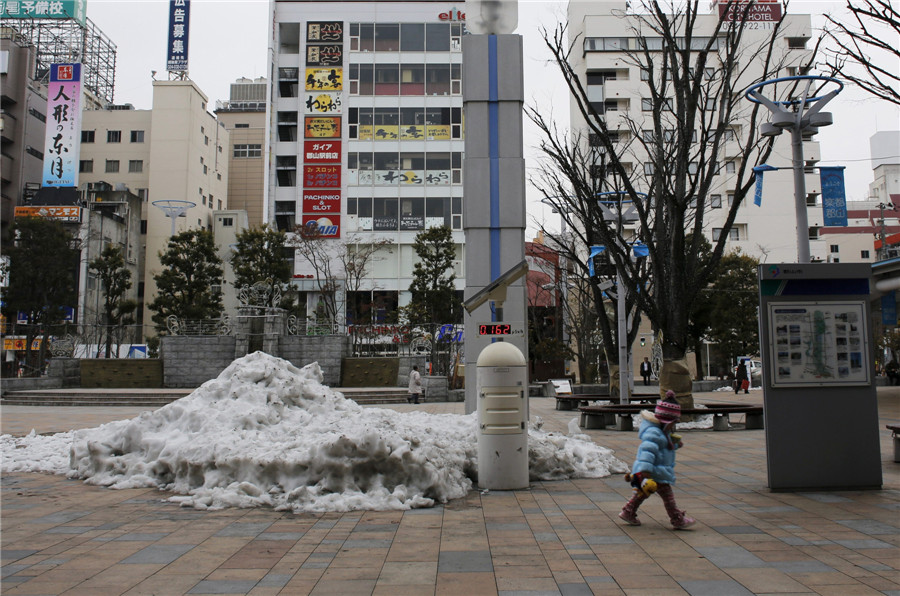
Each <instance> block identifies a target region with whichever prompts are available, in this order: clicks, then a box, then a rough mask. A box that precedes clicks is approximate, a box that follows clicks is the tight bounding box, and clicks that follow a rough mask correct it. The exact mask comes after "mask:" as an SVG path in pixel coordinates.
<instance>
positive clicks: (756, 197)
mask: <svg viewBox="0 0 900 596" xmlns="http://www.w3.org/2000/svg"><path fill="white" fill-rule="evenodd" d="M777 169H778V168H776V167H773V166H770V165H768V164H760V165H758V166H756V167H754V168H753V173H754V174H756V191H755V192H754V193H753V204H754V205H756V206H757V207H761V206H762V188H763V174H764V173H766V172H771V171H772V170H777Z"/></svg>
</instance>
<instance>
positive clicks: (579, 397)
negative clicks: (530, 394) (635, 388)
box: [555, 393, 659, 410]
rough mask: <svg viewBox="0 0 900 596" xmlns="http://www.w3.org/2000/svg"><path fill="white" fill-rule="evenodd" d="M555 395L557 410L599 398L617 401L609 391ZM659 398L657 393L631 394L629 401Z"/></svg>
mask: <svg viewBox="0 0 900 596" xmlns="http://www.w3.org/2000/svg"><path fill="white" fill-rule="evenodd" d="M555 397H556V409H557V410H574V409H575V408H578V407H580V406H587V405H588V402H592V401H599V400H601V399H604V400H606V399H608V400H610V401H612V402H614V403H619V398H618V397H616V398H611V397H610V396H609V393H576V394H571V395H557V396H555ZM657 400H659V396H658V395H632V396H631V401H632V403H634V402H640V403H644V404H646V403H651V402H656V401H657Z"/></svg>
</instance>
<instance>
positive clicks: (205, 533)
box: [0, 387, 900, 596]
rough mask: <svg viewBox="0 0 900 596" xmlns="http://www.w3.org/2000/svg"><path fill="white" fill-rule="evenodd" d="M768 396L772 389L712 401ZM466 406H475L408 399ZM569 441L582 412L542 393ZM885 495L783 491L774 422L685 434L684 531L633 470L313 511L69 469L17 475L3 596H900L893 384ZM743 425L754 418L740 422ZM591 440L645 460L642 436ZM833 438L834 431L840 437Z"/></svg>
mask: <svg viewBox="0 0 900 596" xmlns="http://www.w3.org/2000/svg"><path fill="white" fill-rule="evenodd" d="M731 397H734V398H735V399H737V400H741V401H748V402H751V403H752V402H754V401H756V403H759V401H760V399H761V395H760V394H759V393H751V394H750V395H749V396H743V395H741V396H733V395H732V394H729V393H724V394H723V393H714V394H700V395H698V396H697V399H698V401H700V402H701V403H702V402H703V401H704V400H706V399H708V400H710V401H711V400H718V401H735V400H732V399H729V398H731ZM391 407H394V408H396V409H399V410H406V409H412V408H418V409H423V410H426V411H431V412H436V413H437V412H462V404H458V403H456V404H453V403H427V404H423V405H419V406H413V405H409V406H408V405H405V404H404V405H401V406H391ZM140 411H141V410H140V409H136V408H111V407H107V408H103V407H91V408H54V407H46V408H36V407H13V406H11V407H4V408H3V409H2V432H4V433H12V434H24V433H27V432H28V431H29V430H31V428H35V429H36V430H37V431H38V432H55V431H62V430H68V429H70V428H84V427H91V426H96V425H99V424H101V423H103V422H107V421H110V420H117V419H122V418H126V417H133V416H135V415H137V414H138V413H139V412H140ZM531 413H532V416H535V415H537V416H541V417H543V419H544V421H545V428H547V429H549V430H559V431H564V430H565V429H566V427H567V425H568V423H569V421H570V420H572V418H573V417H574V416H575V413H573V412H565V411H562V412H561V411H556V410H555V409H554V408H553V403H552V400H550V399H547V398H532V400H531ZM879 415H880V421H879V432H880V437H881V448H882V462H883V471H884V487H883V489H882V490H873V491H843V492H815V493H773V492H770V491H769V490H768V489H767V488H766V463H765V461H766V458H765V435H764V431H759V430H750V431H747V430H731V431H727V432H713V431H685V432H684V433H683V434H684V435H685V448H684V449H683V450H682V451H679V461H678V468H677V471H678V473H679V475H678V484H677V486H676V489H675V490H676V496H677V497H678V503H679V506H680V507H681V508H683V509H686V510H687V512H688V514H689V515H691V516H693V517H695V518H696V519H697V520H698V521H697V525H696V526H695V527H694V528H692V529H691V530H688V531H679V532H675V531H672V530H670V529H669V526H668V524H667V519H666V516H665V512H664V510H663V507H662V502H661V500H660V499H657V498H656V497H654V498H652V499H651V500H650V501H648V502H647V503H646V504H645V505H644V507H643V508H642V509H641V511H640V517H641V519H642V520H643V526H641V527H630V526H625V525H623V524H622V523H621V522H620V521H619V520H618V519H617V517H616V516H617V514H618V512H619V510H620V509H621V507H622V505H623V503H624V501H625V499H626V496H627V495H629V493H630V488H629V486H628V485H627V484H626V483H625V482H624V480H623V478H622V477H621V475H616V476H612V477H608V478H603V479H589V480H571V481H562V482H534V483H532V485H531V486H530V487H529V489H527V490H517V491H502V492H493V491H492V492H487V493H481V492H479V491H477V490H473V491H471V492H470V493H469V494H468V495H467V496H466V497H465V498H464V499H459V500H455V501H451V502H449V503H446V504H444V505H440V506H437V507H434V508H432V509H418V510H412V511H356V512H351V513H324V514H317V515H313V514H300V515H295V514H291V513H284V512H276V511H272V510H267V509H228V510H223V511H213V512H202V511H195V510H193V509H186V508H181V507H179V506H178V505H175V504H172V503H167V502H164V501H163V500H162V499H163V497H164V495H163V494H161V493H160V492H159V491H157V490H150V489H131V490H110V489H105V488H98V487H94V486H88V485H85V484H83V483H81V482H79V481H75V480H68V479H66V478H64V477H61V476H51V475H43V474H7V475H4V476H3V478H2V500H0V507H2V509H0V514H2V519H0V530H2V534H0V540H2V593H3V594H4V595H7V594H8V595H10V596H11V595H13V594H67V595H76V594H78V595H91V596H93V595H98V594H101V595H105V594H135V595H137V594H159V595H168V594H260V595H263V594H340V595H345V594H346V595H353V594H385V595H390V596H402V595H407V594H409V595H419V594H454V595H456V594H459V595H465V596H469V595H476V594H503V595H518V594H522V595H532V596H536V595H542V594H562V595H567V596H568V595H582V594H597V595H613V594H628V595H647V596H665V595H670V594H671V595H675V594H690V595H694V596H732V595H746V594H780V595H784V594H790V595H799V594H821V595H828V596H831V595H833V596H851V595H863V594H888V595H892V596H900V531H898V529H900V464H897V463H894V462H893V461H892V460H893V448H892V443H891V436H890V432H889V431H887V430H885V429H884V425H885V424H889V423H890V424H897V423H900V387H882V388H879ZM734 420H735V421H737V420H738V419H737V418H734ZM587 433H588V434H589V435H590V436H591V437H592V438H593V439H594V441H596V442H597V443H599V444H601V445H604V446H607V447H610V448H612V449H614V450H615V451H616V455H617V456H618V457H619V458H620V459H622V460H624V461H626V462H628V463H629V464H630V462H631V460H632V458H633V457H634V454H635V450H636V447H637V436H636V433H634V432H618V431H615V430H596V431H587ZM823 440H827V437H823Z"/></svg>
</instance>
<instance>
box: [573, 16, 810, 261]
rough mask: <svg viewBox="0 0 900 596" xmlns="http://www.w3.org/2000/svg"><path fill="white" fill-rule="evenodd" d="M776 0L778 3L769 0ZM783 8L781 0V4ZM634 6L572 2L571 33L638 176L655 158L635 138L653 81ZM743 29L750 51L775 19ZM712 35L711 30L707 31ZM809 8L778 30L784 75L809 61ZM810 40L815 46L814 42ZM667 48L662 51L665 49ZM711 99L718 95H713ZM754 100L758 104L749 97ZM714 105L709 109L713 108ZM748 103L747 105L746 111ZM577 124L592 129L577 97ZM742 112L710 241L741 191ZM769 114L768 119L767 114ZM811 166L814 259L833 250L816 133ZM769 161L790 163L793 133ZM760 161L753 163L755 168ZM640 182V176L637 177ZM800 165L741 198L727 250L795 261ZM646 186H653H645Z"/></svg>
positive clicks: (591, 89) (777, 55) (580, 69)
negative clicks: (826, 230) (642, 61)
mask: <svg viewBox="0 0 900 596" xmlns="http://www.w3.org/2000/svg"><path fill="white" fill-rule="evenodd" d="M770 6H772V5H771V4H770ZM778 9H779V10H780V5H778ZM629 10H630V7H629V5H628V3H626V2H602V3H591V2H570V3H569V9H568V17H569V35H570V38H572V39H575V36H576V35H578V36H580V37H579V38H578V39H579V42H578V44H579V45H578V49H576V50H575V51H574V52H573V53H572V61H573V67H574V68H575V70H576V72H577V73H578V74H579V76H580V77H581V80H582V81H585V82H586V85H587V87H586V88H587V93H588V96H589V98H590V101H591V102H592V103H593V104H595V105H596V106H598V107H599V112H600V113H601V114H603V117H604V118H605V119H606V123H607V127H608V129H609V130H611V131H617V134H618V137H617V138H618V143H623V144H626V143H630V146H631V148H632V149H631V153H630V155H631V159H632V160H633V161H632V162H631V163H630V164H629V165H630V168H631V171H632V172H634V173H636V174H638V176H635V177H634V178H633V179H635V180H639V176H640V174H641V173H647V174H649V173H651V172H650V171H649V170H648V168H651V167H652V163H651V160H650V159H649V158H648V156H647V154H646V151H642V149H643V148H642V147H641V144H640V143H636V142H633V141H634V139H633V136H632V135H634V134H642V135H645V134H650V133H652V128H653V127H652V121H651V115H652V112H651V111H648V109H649V108H648V107H647V106H648V105H650V103H649V102H651V100H650V99H649V93H648V86H647V84H646V83H645V82H644V80H645V79H644V78H643V77H645V76H647V73H646V71H644V70H643V69H642V68H641V67H640V65H638V64H636V63H635V60H634V58H633V56H634V55H635V54H636V53H637V54H640V53H641V50H640V49H639V48H640V46H639V45H638V37H637V34H636V33H635V30H634V28H635V27H636V26H638V21H637V19H636V18H633V17H630V16H629ZM713 11H714V12H711V13H710V14H703V15H699V16H698V17H697V22H696V23H695V25H694V28H693V35H694V37H695V40H694V42H693V43H700V44H702V43H704V42H705V40H706V39H708V37H709V36H710V35H711V34H712V32H713V31H714V30H715V26H716V23H717V22H718V21H719V13H718V10H717V8H716V6H715V3H713ZM751 25H752V26H749V27H748V28H747V30H746V31H744V33H743V35H744V38H743V40H744V47H746V48H747V52H748V53H749V52H751V51H753V48H756V47H758V46H759V45H760V44H762V43H764V42H765V41H766V39H767V38H768V37H769V36H770V35H771V30H772V27H773V26H774V22H767V21H765V20H761V21H757V22H753V23H751ZM704 35H706V36H707V37H703V36H704ZM643 36H644V37H645V38H646V39H647V47H648V51H649V52H651V53H652V52H653V51H654V50H659V49H662V45H661V44H662V38H660V37H659V36H656V37H654V34H653V33H652V32H648V33H645V34H643ZM811 36H812V29H811V21H810V16H809V15H802V14H787V15H785V17H784V21H783V23H782V25H781V29H780V31H779V35H778V39H777V41H776V44H775V47H774V52H773V57H772V63H775V64H780V65H781V67H780V70H779V72H778V73H777V76H779V77H786V76H795V75H798V74H805V71H804V70H803V68H804V65H806V64H808V62H809V59H810V56H811V51H812V50H811V49H810V47H811V46H812V45H813V42H811V41H810V39H811ZM807 46H810V47H807ZM660 56H661V54H660ZM744 59H746V60H747V63H746V66H745V65H744V63H743V62H741V75H740V77H741V78H740V80H741V81H746V83H747V84H750V83H751V82H754V81H756V80H759V77H760V76H761V74H762V72H763V70H762V64H761V62H760V60H759V59H758V58H753V59H751V58H750V57H749V56H748V57H747V58H743V57H742V60H744ZM719 66H720V65H718V64H709V65H708V67H709V68H708V70H709V71H710V73H711V74H710V76H715V74H714V73H715V70H716V69H717V68H719ZM711 101H713V102H714V101H715V100H714V99H712V98H711ZM747 106H748V108H749V107H751V106H752V104H751V103H750V101H749V100H747ZM712 108H713V106H712V105H710V106H709V108H708V109H712ZM748 111H749V109H748V110H743V113H744V114H745V113H746V112H748ZM571 114H572V116H571V118H572V128H573V129H574V130H585V129H586V124H585V123H584V120H583V119H582V116H581V112H580V111H579V110H578V107H577V105H576V104H575V103H574V100H573V103H572V108H571ZM736 114H737V118H736V119H735V120H734V121H733V122H731V123H729V125H730V128H731V131H732V132H731V134H730V137H728V138H729V139H730V140H727V141H726V142H725V143H724V145H723V147H722V152H721V154H720V155H717V156H715V159H716V160H717V161H718V162H719V165H720V169H719V171H718V174H717V175H716V176H715V178H716V180H715V182H714V185H713V189H712V190H711V193H710V195H709V199H708V202H707V204H708V210H707V211H706V213H705V215H704V218H705V227H704V231H705V233H706V234H707V237H708V239H709V240H710V241H711V242H713V243H714V242H715V241H717V240H718V239H719V236H720V235H721V234H722V231H723V228H724V223H725V220H726V218H727V216H728V211H729V207H730V206H731V204H732V201H733V197H734V187H735V183H736V178H737V177H736V174H735V173H736V171H737V170H738V169H739V165H740V164H739V163H738V161H737V160H739V159H740V150H741V143H740V142H739V141H740V140H741V139H743V138H745V137H746V136H747V135H748V134H749V131H748V126H749V123H748V121H747V120H746V118H745V117H742V111H740V110H739V111H737V112H736ZM763 121H764V120H763ZM803 151H804V159H805V167H806V174H805V177H806V192H807V197H806V204H807V213H808V220H809V222H808V223H809V237H810V253H811V255H812V259H813V260H824V259H825V258H826V252H825V250H826V246H825V243H824V242H823V241H821V240H820V239H819V237H818V235H819V230H820V229H821V227H822V225H823V219H824V218H823V213H822V203H821V200H820V199H819V195H820V194H821V185H820V182H819V176H818V173H817V172H816V171H815V170H814V166H815V164H816V163H817V162H818V161H819V159H820V150H819V144H818V143H817V142H815V141H813V140H811V139H804V143H803ZM768 164H769V165H771V166H774V167H777V168H784V167H789V166H790V165H791V145H790V135H781V136H780V137H778V138H777V139H776V142H775V148H774V151H773V152H772V156H771V157H770V159H769V161H768ZM755 165H758V164H755V163H754V164H747V167H748V168H752V167H753V166H755ZM638 186H640V183H638ZM793 188H794V187H793V172H792V171H791V170H790V169H783V170H778V171H772V172H767V173H766V174H765V186H764V193H763V198H762V204H761V205H760V206H756V205H755V204H754V202H753V196H752V193H751V194H749V195H748V196H747V197H746V198H745V199H744V201H743V202H742V204H741V206H740V208H739V210H738V214H737V217H736V219H735V221H734V224H733V226H732V228H731V230H730V232H729V234H728V241H727V246H726V251H728V250H732V249H740V250H741V251H742V252H743V253H744V254H747V255H751V256H754V257H757V258H759V259H760V260H761V261H768V262H796V259H797V237H798V232H797V230H796V214H795V207H794V197H793ZM645 190H646V189H645Z"/></svg>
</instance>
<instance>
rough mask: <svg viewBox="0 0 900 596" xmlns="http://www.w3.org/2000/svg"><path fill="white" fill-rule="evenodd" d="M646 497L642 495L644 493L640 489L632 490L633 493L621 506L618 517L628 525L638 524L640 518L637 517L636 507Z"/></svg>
mask: <svg viewBox="0 0 900 596" xmlns="http://www.w3.org/2000/svg"><path fill="white" fill-rule="evenodd" d="M646 498H647V497H645V496H644V493H642V492H640V491H637V490H636V491H634V495H633V496H632V497H631V499H629V501H628V502H627V503H625V506H624V507H622V512H621V513H619V519H621V520H622V521H624V522H625V523H626V524H628V525H629V526H639V525H641V520H639V519H638V517H637V510H638V507H640V506H641V503H643V502H644V500H645V499H646Z"/></svg>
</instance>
